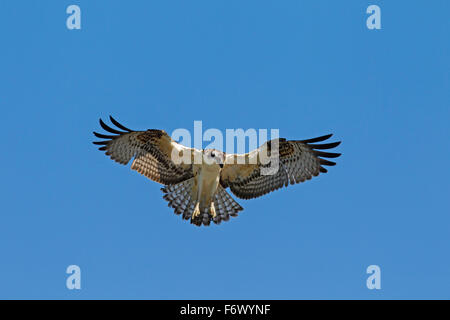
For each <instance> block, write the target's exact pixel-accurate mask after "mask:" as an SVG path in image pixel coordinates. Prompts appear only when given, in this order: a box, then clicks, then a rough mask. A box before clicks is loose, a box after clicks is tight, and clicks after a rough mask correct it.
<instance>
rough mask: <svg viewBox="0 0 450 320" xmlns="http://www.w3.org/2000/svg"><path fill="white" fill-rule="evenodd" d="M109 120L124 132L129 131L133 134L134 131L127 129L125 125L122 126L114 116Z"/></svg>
mask: <svg viewBox="0 0 450 320" xmlns="http://www.w3.org/2000/svg"><path fill="white" fill-rule="evenodd" d="M109 120H111V122H112V123H113V124H114V125H115V126H116V127H117V128H119V129H122V130H124V131H128V132H131V131H133V130H130V129H128V128H127V127H125V126H124V125H122V124H120V123H119V122H118V121H117V120H116V119H114V118H113V117H112V116H109Z"/></svg>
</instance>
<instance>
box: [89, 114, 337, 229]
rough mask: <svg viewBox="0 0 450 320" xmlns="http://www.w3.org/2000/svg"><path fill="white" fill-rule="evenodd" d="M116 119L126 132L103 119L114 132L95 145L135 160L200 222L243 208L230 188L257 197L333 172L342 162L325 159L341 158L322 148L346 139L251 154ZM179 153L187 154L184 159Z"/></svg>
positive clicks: (178, 209) (181, 210) (281, 142)
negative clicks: (188, 142)
mask: <svg viewBox="0 0 450 320" xmlns="http://www.w3.org/2000/svg"><path fill="white" fill-rule="evenodd" d="M110 120H111V122H112V123H113V124H114V125H115V126H116V127H117V128H118V129H120V130H121V131H119V130H117V129H114V128H111V127H110V126H108V125H106V124H105V123H104V122H103V121H102V120H101V119H100V125H101V127H102V128H103V129H104V130H106V131H107V132H109V133H112V134H113V135H105V134H101V133H97V132H94V135H95V136H96V137H97V138H101V139H105V140H103V141H96V142H94V144H97V145H100V146H101V147H100V148H99V150H101V151H105V153H106V155H108V156H109V157H110V158H111V159H113V160H115V161H117V162H119V163H121V164H124V165H126V164H128V163H129V161H130V160H131V159H133V162H132V165H131V169H133V170H136V171H137V172H139V173H141V174H143V175H144V176H146V177H147V178H149V179H151V180H153V181H156V182H158V183H161V184H163V185H165V187H163V188H162V189H161V190H162V191H163V192H164V199H165V200H167V201H168V202H169V206H170V207H172V208H174V212H175V213H176V214H179V215H182V217H183V218H184V219H186V220H190V221H191V223H193V224H195V225H198V226H200V225H202V224H203V225H209V224H210V223H211V221H212V222H214V223H216V224H219V223H220V222H221V221H228V220H229V218H230V216H232V217H234V216H237V214H238V212H239V211H241V210H243V208H242V207H241V206H240V205H239V204H238V203H237V202H236V201H235V200H234V199H233V198H232V197H231V196H230V195H229V194H228V193H227V192H226V190H225V189H226V188H228V187H229V188H230V190H231V192H232V193H233V194H234V195H236V196H237V197H239V198H242V199H251V198H256V197H259V196H262V195H264V194H267V193H269V192H271V191H274V190H277V189H279V188H281V187H283V186H288V185H289V184H296V183H300V182H303V181H305V180H309V179H311V178H312V177H313V176H317V175H319V174H320V173H321V172H327V170H326V169H325V168H324V166H334V165H335V164H336V163H334V162H332V161H329V160H326V159H324V158H336V157H338V156H340V154H339V153H331V152H324V151H320V150H325V149H332V148H335V147H337V146H338V145H339V144H340V142H332V143H322V144H317V143H318V142H322V141H325V140H327V139H329V138H330V137H331V134H330V135H326V136H322V137H318V138H314V139H309V140H297V141H296V140H291V141H288V140H286V139H275V140H271V141H268V142H266V143H265V144H263V145H262V146H261V147H259V148H258V149H256V150H253V151H251V152H249V153H247V154H225V153H223V152H221V151H218V150H213V149H205V150H198V149H195V148H188V147H185V146H183V145H181V144H179V143H177V142H176V141H174V140H173V139H172V138H171V137H170V136H169V135H168V134H167V133H166V132H165V131H163V130H155V129H149V130H146V131H133V130H130V129H128V128H126V127H124V126H123V125H121V124H120V123H119V122H117V121H116V120H115V119H114V118H112V117H110ZM174 155H175V156H180V155H186V157H184V158H183V161H180V158H179V157H178V158H175V157H174ZM175 159H176V161H174V160H175ZM198 159H200V160H201V161H200V162H199V161H198ZM186 160H187V161H186ZM269 168H272V169H274V170H273V172H271V174H267V172H266V171H268V169H269Z"/></svg>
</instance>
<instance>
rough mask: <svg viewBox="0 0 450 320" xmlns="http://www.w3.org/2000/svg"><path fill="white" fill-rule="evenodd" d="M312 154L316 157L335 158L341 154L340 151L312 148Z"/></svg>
mask: <svg viewBox="0 0 450 320" xmlns="http://www.w3.org/2000/svg"><path fill="white" fill-rule="evenodd" d="M313 153H314V155H316V156H318V157H325V158H337V157H339V156H340V155H341V153H335V152H323V151H317V150H313Z"/></svg>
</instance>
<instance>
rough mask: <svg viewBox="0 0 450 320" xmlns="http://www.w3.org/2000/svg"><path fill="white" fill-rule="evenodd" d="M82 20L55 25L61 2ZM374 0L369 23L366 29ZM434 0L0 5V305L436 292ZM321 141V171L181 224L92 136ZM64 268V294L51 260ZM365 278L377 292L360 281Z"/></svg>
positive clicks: (152, 188)
mask: <svg viewBox="0 0 450 320" xmlns="http://www.w3.org/2000/svg"><path fill="white" fill-rule="evenodd" d="M70 4H77V5H79V6H80V7H81V10H82V29H81V30H68V29H67V28H66V18H67V16H68V15H67V14H66V8H67V6H68V5H70ZM370 4H377V5H379V6H380V7H381V12H382V17H381V18H382V29H381V30H368V29H367V27H366V22H365V21H366V18H367V17H368V15H367V14H366V8H367V7H368V6H369V5H370ZM449 12H450V2H449V1H447V0H433V1H375V0H374V1H356V0H354V1H323V0H321V1H317V0H314V1H313V0H309V1H287V0H286V1H218V0H214V1H133V2H131V3H130V2H129V1H128V2H126V1H99V0H97V1H87V0H85V1H76V0H73V1H22V0H21V1H12V0H9V1H1V2H0V41H1V49H0V58H1V59H0V106H1V115H2V121H1V122H2V133H3V139H1V150H2V157H1V158H0V162H1V163H0V164H1V165H0V168H1V169H0V170H1V180H2V182H1V187H0V188H1V189H0V191H1V193H0V194H1V195H0V197H1V214H0V219H1V220H0V256H1V258H0V259H1V260H0V298H40V299H42V298H58V299H80V298H84V299H93V298H138V299H140V298H150V299H231V298H235V299H244V298H254V299H300V298H314V299H321V298H336V299H345V298H357V299H379V298H386V299H391V298H394V299H397V298H447V299H448V298H450V294H449V292H450V255H449V249H450V248H449V247H450V210H449V209H450V206H449V195H450V184H449V180H450V172H449V168H448V163H449V157H450V148H449V138H450V133H449V127H448V123H449V119H450V93H449V92H450V90H449V89H450V80H449V74H450V58H449V54H450V45H449V36H450V22H449V18H448V17H449ZM109 114H111V115H113V116H115V117H116V119H118V120H119V121H121V122H123V123H124V124H125V125H126V126H129V127H131V128H133V129H148V128H158V129H165V130H166V131H168V132H172V131H173V130H174V129H176V128H187V129H192V128H193V121H194V120H202V121H203V126H204V128H205V129H207V128H218V129H221V130H225V129H226V128H244V129H248V128H279V129H280V135H281V136H283V137H286V138H288V139H306V138H312V137H315V136H318V135H322V134H327V133H330V132H332V133H334V134H335V138H336V139H339V140H342V141H343V143H342V145H341V146H339V148H338V151H339V152H342V153H343V155H342V157H340V158H338V165H337V166H336V167H333V168H331V169H330V170H329V173H327V174H324V175H321V176H320V177H318V178H315V179H314V180H312V181H309V182H307V183H304V184H300V185H295V186H291V187H289V188H287V189H284V190H283V191H278V192H275V193H272V194H270V195H267V196H265V197H263V198H258V199H254V200H249V201H246V200H239V203H240V204H241V205H242V206H243V207H244V208H245V210H244V211H243V212H242V213H241V214H240V216H239V217H238V218H235V219H232V221H230V222H227V223H223V224H221V225H220V226H215V225H213V226H211V227H209V228H203V227H202V228H197V227H194V226H192V225H190V224H189V223H186V222H185V221H182V219H181V218H180V217H178V216H176V215H174V214H173V212H172V210H171V209H170V208H168V207H167V203H166V201H164V200H163V199H162V193H161V191H160V187H161V186H160V185H158V184H157V183H154V182H151V181H149V180H147V179H145V178H143V177H142V176H140V175H139V174H138V173H136V172H134V171H131V170H130V169H129V168H127V167H125V166H120V165H118V164H116V163H114V162H113V161H111V160H109V159H108V158H107V157H105V156H104V155H103V154H102V153H100V152H99V151H97V149H96V148H95V146H93V145H92V144H91V141H93V136H92V131H93V130H97V129H98V128H99V126H98V122H97V121H98V118H99V117H104V118H105V117H107V116H108V115H109ZM71 264H76V265H79V266H80V267H81V271H82V289H81V290H79V291H77V290H72V291H70V290H68V289H66V286H65V281H66V277H67V275H66V273H65V271H66V268H67V266H69V265H71ZM372 264H376V265H379V266H380V267H381V273H382V278H381V286H382V289H381V290H379V291H377V290H368V289H367V288H366V278H367V276H368V275H367V274H366V268H367V267H368V266H369V265H372Z"/></svg>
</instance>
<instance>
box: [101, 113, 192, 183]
mask: <svg viewBox="0 0 450 320" xmlns="http://www.w3.org/2000/svg"><path fill="white" fill-rule="evenodd" d="M109 118H110V120H111V122H112V123H113V124H114V125H115V126H116V127H117V128H118V129H121V130H122V131H119V130H117V129H114V128H111V127H109V126H108V125H106V124H105V123H104V122H103V121H102V119H100V120H99V121H100V125H101V127H102V128H103V129H104V130H106V131H107V132H109V133H113V135H106V134H101V133H97V132H94V135H95V136H96V137H97V138H101V139H106V140H103V141H95V142H94V144H96V145H100V146H101V147H100V148H99V150H101V151H105V153H106V155H107V156H109V157H110V158H111V159H113V160H114V161H116V162H119V163H121V164H124V165H126V164H128V162H129V161H130V160H131V159H132V158H134V160H133V163H132V165H131V169H133V170H136V171H137V172H139V173H141V174H143V175H144V176H146V177H147V178H149V179H151V180H153V181H156V182H159V183H162V184H165V185H171V184H176V183H179V182H181V181H184V180H186V179H189V178H191V177H193V173H192V163H193V162H192V161H184V162H183V161H173V158H174V157H173V155H181V154H183V153H187V154H189V155H190V157H193V156H194V153H195V152H196V151H198V150H196V149H192V148H188V147H185V146H183V145H181V144H179V143H177V142H176V141H174V140H173V139H172V138H171V137H170V136H169V135H168V134H167V133H166V132H165V131H164V130H155V129H149V130H147V131H133V130H130V129H128V128H126V127H124V126H123V125H121V124H120V123H119V122H117V121H116V120H115V119H114V118H113V117H111V116H110V117H109ZM177 159H181V157H179V158H177Z"/></svg>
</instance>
